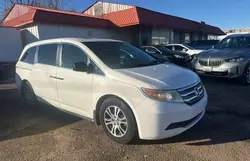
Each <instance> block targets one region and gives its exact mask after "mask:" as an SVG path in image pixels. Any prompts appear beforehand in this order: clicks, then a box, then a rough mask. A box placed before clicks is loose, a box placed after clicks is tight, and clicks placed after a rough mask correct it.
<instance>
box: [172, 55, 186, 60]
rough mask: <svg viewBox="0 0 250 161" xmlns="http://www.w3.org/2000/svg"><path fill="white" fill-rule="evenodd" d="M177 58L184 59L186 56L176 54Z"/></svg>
mask: <svg viewBox="0 0 250 161" xmlns="http://www.w3.org/2000/svg"><path fill="white" fill-rule="evenodd" d="M174 56H175V57H176V58H180V59H183V58H184V56H182V55H174Z"/></svg>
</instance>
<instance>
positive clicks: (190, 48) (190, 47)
mask: <svg viewBox="0 0 250 161" xmlns="http://www.w3.org/2000/svg"><path fill="white" fill-rule="evenodd" d="M183 46H185V47H186V48H188V49H189V50H195V48H193V47H192V46H189V45H187V44H183Z"/></svg>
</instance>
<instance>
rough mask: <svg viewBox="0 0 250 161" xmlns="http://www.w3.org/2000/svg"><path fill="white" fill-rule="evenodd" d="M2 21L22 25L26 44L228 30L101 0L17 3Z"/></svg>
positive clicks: (183, 38)
mask: <svg viewBox="0 0 250 161" xmlns="http://www.w3.org/2000/svg"><path fill="white" fill-rule="evenodd" d="M2 25H3V26H9V27H18V28H20V30H21V31H22V32H21V33H22V34H21V35H22V40H23V42H24V45H25V44H27V43H30V42H33V41H37V40H41V39H49V38H55V37H85V38H91V37H93V38H94V37H95V38H113V39H121V40H124V41H128V42H130V43H133V44H135V45H148V44H168V43H188V42H190V41H192V40H201V39H207V38H208V35H213V36H219V35H224V34H225V33H224V32H223V31H222V30H221V29H220V28H218V27H215V26H211V25H207V24H205V23H204V22H196V21H192V20H188V19H184V18H180V17H176V16H172V15H167V14H163V13H159V12H155V11H151V10H148V9H145V8H141V7H137V6H130V5H123V4H114V3H109V2H102V1H97V2H95V3H94V4H93V5H91V6H90V7H89V8H87V9H86V10H85V11H83V13H76V12H67V11H60V10H52V9H46V8H41V7H33V6H27V5H20V4H15V5H14V6H13V7H12V9H11V10H10V12H9V13H8V14H7V16H6V17H5V18H4V20H3V21H2Z"/></svg>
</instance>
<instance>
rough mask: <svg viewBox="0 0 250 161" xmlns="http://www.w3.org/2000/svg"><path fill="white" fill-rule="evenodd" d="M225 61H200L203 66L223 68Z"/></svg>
mask: <svg viewBox="0 0 250 161" xmlns="http://www.w3.org/2000/svg"><path fill="white" fill-rule="evenodd" d="M222 63H223V60H214V59H210V58H208V59H199V64H200V65H202V66H210V67H218V66H221V64H222Z"/></svg>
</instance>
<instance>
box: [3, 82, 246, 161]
mask: <svg viewBox="0 0 250 161" xmlns="http://www.w3.org/2000/svg"><path fill="white" fill-rule="evenodd" d="M203 83H204V85H205V86H206V89H207V92H208V95H209V106H208V111H207V114H206V115H205V117H204V118H203V119H202V120H201V121H200V122H199V123H198V124H197V125H196V126H194V127H193V128H192V129H190V130H189V131H187V132H185V133H183V134H181V135H179V136H176V137H173V138H169V139H165V140H160V141H142V140H137V141H136V142H135V143H134V144H132V145H120V144H116V143H114V142H112V141H111V140H110V139H109V138H108V137H107V136H106V135H105V134H104V132H103V130H102V129H101V127H97V126H95V125H94V123H92V122H89V121H86V120H82V119H80V118H78V117H75V116H72V115H69V114H66V113H63V112H60V111H58V110H56V109H53V108H49V107H44V106H43V107H42V106H41V107H28V106H26V105H25V104H24V103H22V101H21V99H20V97H19V95H18V93H17V91H16V89H15V86H14V85H12V84H10V85H0V160H1V161H8V160H19V161H24V160H31V161H34V160H65V161H71V160H79V161H82V160H87V161H91V160H94V161H98V160H105V161H108V160H150V161H151V160H157V161H159V160H171V161H175V160H192V161H193V160H199V161H203V160H216V161H218V160H222V161H236V160H237V161H241V160H242V161H246V160H250V153H249V151H250V106H249V104H250V97H249V96H250V87H246V86H241V85H238V84H237V82H235V81H228V80H221V79H212V78H203Z"/></svg>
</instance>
